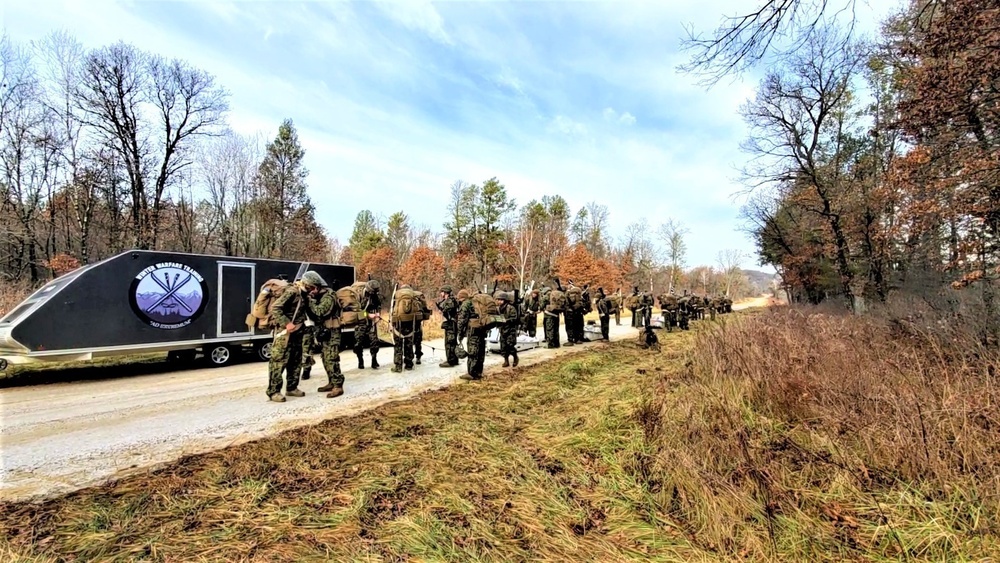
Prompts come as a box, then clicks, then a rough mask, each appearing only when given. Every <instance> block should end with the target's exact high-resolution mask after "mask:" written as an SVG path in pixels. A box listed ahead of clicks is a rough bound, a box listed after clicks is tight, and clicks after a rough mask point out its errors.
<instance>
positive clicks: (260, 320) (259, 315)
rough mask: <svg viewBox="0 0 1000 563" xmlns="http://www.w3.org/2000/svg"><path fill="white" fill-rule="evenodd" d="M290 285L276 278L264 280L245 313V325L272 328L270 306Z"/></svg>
mask: <svg viewBox="0 0 1000 563" xmlns="http://www.w3.org/2000/svg"><path fill="white" fill-rule="evenodd" d="M290 285H291V284H289V283H288V282H287V281H285V280H279V279H277V278H273V279H269V280H267V281H266V282H264V285H262V286H261V288H260V292H259V293H257V299H255V300H254V302H253V307H251V309H250V314H249V315H247V319H246V323H247V327H248V328H253V327H254V326H256V327H257V328H260V329H268V328H272V326H273V324H272V320H271V306H272V305H273V304H274V302H275V301H277V300H278V297H281V295H282V294H283V293H284V292H285V290H286V289H288V287H289V286H290Z"/></svg>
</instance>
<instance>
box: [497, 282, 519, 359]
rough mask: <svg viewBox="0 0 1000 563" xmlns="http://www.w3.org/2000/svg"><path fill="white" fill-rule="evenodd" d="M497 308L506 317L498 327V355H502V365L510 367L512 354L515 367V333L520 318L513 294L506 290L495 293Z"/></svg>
mask: <svg viewBox="0 0 1000 563" xmlns="http://www.w3.org/2000/svg"><path fill="white" fill-rule="evenodd" d="M497 308H498V309H499V311H500V314H501V315H503V317H504V319H506V320H505V321H504V323H503V325H502V326H501V327H500V355H502V356H503V367H505V368H506V367H510V365H511V364H510V357H511V356H513V359H514V367H517V363H518V361H519V360H518V357H517V333H518V327H519V326H520V324H521V319H520V318H519V317H518V315H517V307H515V306H514V296H513V295H512V294H511V293H510V292H508V291H501V292H499V293H497Z"/></svg>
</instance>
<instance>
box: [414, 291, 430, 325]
mask: <svg viewBox="0 0 1000 563" xmlns="http://www.w3.org/2000/svg"><path fill="white" fill-rule="evenodd" d="M413 293H414V294H416V298H417V304H418V305H419V306H420V320H422V321H426V320H427V319H429V318H431V314H432V313H433V311H431V309H430V307H428V306H427V298H426V297H424V293H423V292H422V291H414V292H413Z"/></svg>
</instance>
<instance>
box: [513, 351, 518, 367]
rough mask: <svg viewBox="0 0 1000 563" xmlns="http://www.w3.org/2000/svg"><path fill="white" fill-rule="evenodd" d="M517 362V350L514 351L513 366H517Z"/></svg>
mask: <svg viewBox="0 0 1000 563" xmlns="http://www.w3.org/2000/svg"><path fill="white" fill-rule="evenodd" d="M517 362H518V359H517V352H514V367H517Z"/></svg>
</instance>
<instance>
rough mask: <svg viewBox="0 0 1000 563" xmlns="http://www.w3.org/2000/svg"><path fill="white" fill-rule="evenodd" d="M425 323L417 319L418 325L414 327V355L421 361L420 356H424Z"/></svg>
mask: <svg viewBox="0 0 1000 563" xmlns="http://www.w3.org/2000/svg"><path fill="white" fill-rule="evenodd" d="M423 347H424V323H423V322H421V321H417V324H416V327H415V328H414V329H413V357H414V358H416V359H417V361H418V362H419V361H420V358H422V357H423V356H424V351H423Z"/></svg>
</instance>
